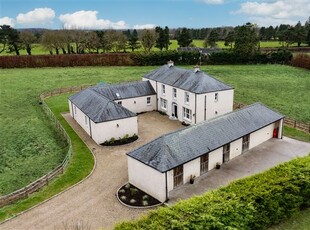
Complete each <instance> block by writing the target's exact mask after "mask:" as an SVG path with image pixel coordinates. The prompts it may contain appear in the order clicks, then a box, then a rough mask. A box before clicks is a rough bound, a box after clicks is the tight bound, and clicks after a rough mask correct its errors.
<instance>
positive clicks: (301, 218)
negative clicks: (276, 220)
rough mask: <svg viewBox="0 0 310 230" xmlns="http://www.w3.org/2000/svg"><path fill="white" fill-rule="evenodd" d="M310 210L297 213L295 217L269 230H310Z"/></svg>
mask: <svg viewBox="0 0 310 230" xmlns="http://www.w3.org/2000/svg"><path fill="white" fill-rule="evenodd" d="M309 226H310V209H307V210H304V211H301V212H298V213H296V214H295V215H294V216H292V217H291V218H289V219H288V220H286V221H284V222H283V223H281V224H279V225H276V226H274V227H272V228H269V230H309Z"/></svg>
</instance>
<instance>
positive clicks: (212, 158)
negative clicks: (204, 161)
mask: <svg viewBox="0 0 310 230" xmlns="http://www.w3.org/2000/svg"><path fill="white" fill-rule="evenodd" d="M222 162H223V147H221V148H218V149H216V150H214V151H212V152H210V153H209V171H210V170H211V169H214V168H215V167H216V163H220V164H222Z"/></svg>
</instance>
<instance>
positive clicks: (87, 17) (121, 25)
mask: <svg viewBox="0 0 310 230" xmlns="http://www.w3.org/2000/svg"><path fill="white" fill-rule="evenodd" d="M97 14H98V11H85V10H81V11H77V12H75V13H72V14H61V15H60V16H59V20H60V21H61V22H62V24H63V27H64V28H65V29H125V28H128V25H127V24H126V23H125V21H118V22H111V21H110V20H105V19H98V18H97Z"/></svg>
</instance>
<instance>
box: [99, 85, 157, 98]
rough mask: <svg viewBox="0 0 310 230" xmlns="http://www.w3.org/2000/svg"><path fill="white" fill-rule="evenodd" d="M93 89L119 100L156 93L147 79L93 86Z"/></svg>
mask: <svg viewBox="0 0 310 230" xmlns="http://www.w3.org/2000/svg"><path fill="white" fill-rule="evenodd" d="M93 90H94V91H96V92H97V93H99V94H101V95H104V96H105V97H107V98H109V99H111V100H120V99H127V98H133V97H142V96H147V95H154V94H156V92H155V90H154V89H153V87H152V85H151V83H150V82H149V81H139V82H130V83H125V84H117V85H101V86H96V87H94V88H93ZM117 95H119V96H117Z"/></svg>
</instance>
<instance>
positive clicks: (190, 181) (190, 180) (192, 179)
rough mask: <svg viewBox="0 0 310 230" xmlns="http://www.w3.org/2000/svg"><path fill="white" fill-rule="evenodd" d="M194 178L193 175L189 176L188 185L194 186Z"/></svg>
mask: <svg viewBox="0 0 310 230" xmlns="http://www.w3.org/2000/svg"><path fill="white" fill-rule="evenodd" d="M195 178H196V176H195V175H191V177H190V178H189V183H190V184H194V182H195Z"/></svg>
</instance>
